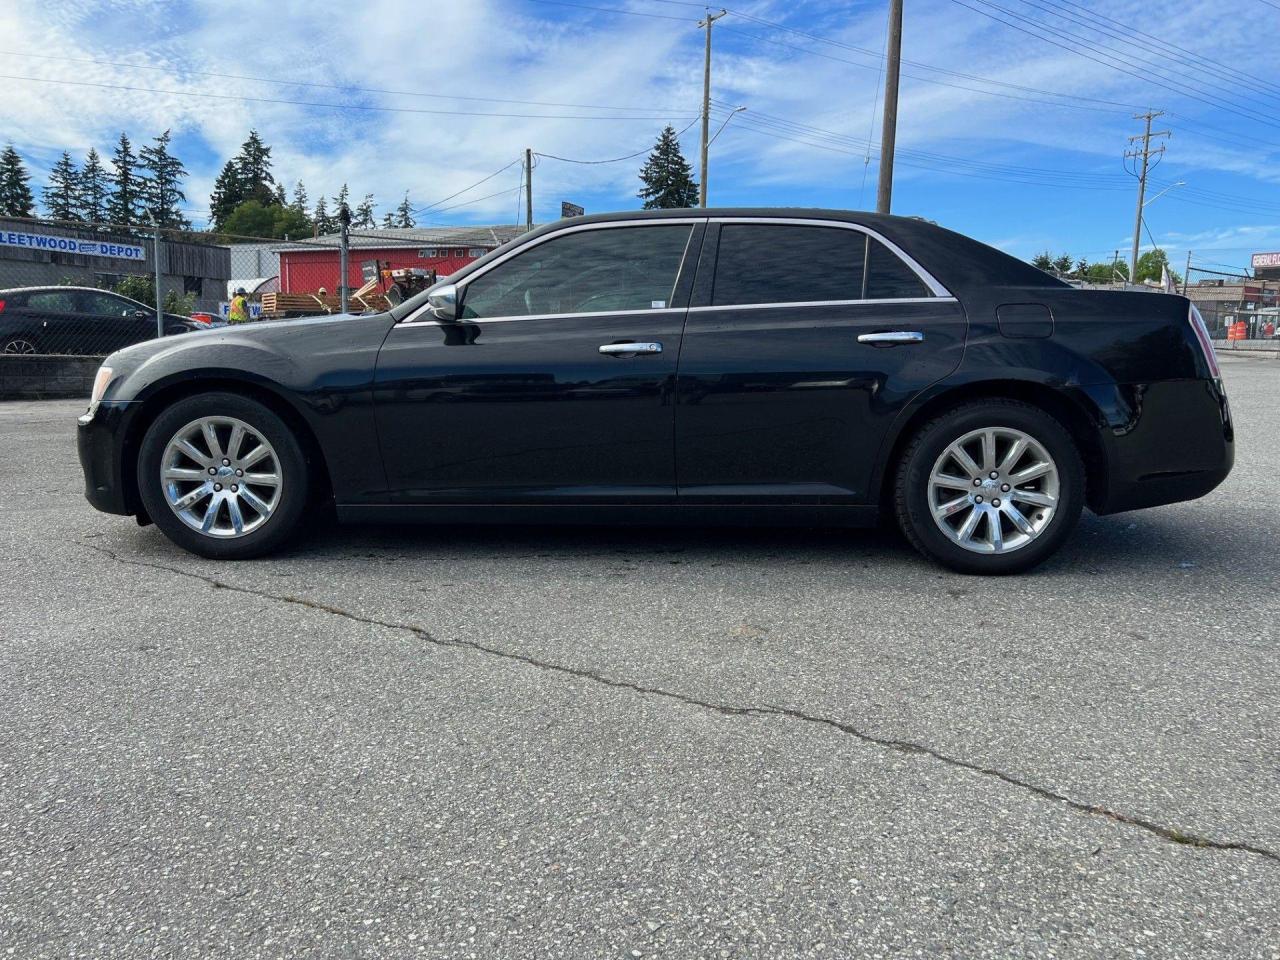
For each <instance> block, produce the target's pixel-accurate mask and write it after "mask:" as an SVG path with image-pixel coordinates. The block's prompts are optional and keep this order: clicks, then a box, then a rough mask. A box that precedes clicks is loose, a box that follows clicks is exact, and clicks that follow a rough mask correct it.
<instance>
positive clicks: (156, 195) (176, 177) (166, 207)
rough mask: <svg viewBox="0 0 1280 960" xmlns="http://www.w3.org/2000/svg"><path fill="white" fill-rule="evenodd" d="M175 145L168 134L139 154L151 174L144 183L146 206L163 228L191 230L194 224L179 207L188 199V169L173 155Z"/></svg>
mask: <svg viewBox="0 0 1280 960" xmlns="http://www.w3.org/2000/svg"><path fill="white" fill-rule="evenodd" d="M172 141H173V137H172V135H171V133H170V131H168V130H166V131H165V132H164V133H162V134H160V136H158V137H156V138H155V139H154V141H153V143H152V144H151V145H150V146H146V147H143V148H142V149H141V150H140V151H139V152H138V162H139V165H140V166H141V167H142V169H144V170H145V171H146V172H147V178H146V180H145V181H143V183H144V189H143V202H144V203H145V204H146V206H147V209H148V210H150V211H151V214H152V216H154V217H155V218H156V221H157V222H158V223H159V224H160V226H162V227H171V228H175V229H178V230H187V229H190V227H191V221H190V220H188V219H187V218H186V217H185V216H183V214H182V210H181V209H180V206H179V205H180V204H181V203H182V202H183V201H185V200H186V199H187V195H186V194H185V193H184V192H183V190H182V181H183V180H185V179H186V176H187V168H186V167H184V166H183V165H182V161H181V160H179V159H178V158H177V157H175V156H174V155H173V154H172V153H170V152H169V145H170V143H172Z"/></svg>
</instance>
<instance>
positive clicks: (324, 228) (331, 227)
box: [311, 196, 338, 236]
mask: <svg viewBox="0 0 1280 960" xmlns="http://www.w3.org/2000/svg"><path fill="white" fill-rule="evenodd" d="M311 222H312V223H313V224H314V225H315V228H316V230H317V231H319V233H320V235H321V236H324V235H325V234H326V233H334V232H335V231H336V230H337V229H338V221H337V220H336V219H335V218H334V217H331V216H329V207H328V206H327V205H326V203H325V199H324V197H323V196H321V197H320V199H319V200H317V201H316V209H315V212H314V213H312V214H311Z"/></svg>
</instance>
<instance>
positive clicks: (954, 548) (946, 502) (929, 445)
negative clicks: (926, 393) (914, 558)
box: [894, 400, 1084, 574]
mask: <svg viewBox="0 0 1280 960" xmlns="http://www.w3.org/2000/svg"><path fill="white" fill-rule="evenodd" d="M894 492H895V509H896V512H897V516H898V522H899V525H900V526H901V527H902V531H903V533H904V534H905V535H906V537H907V539H908V540H910V541H911V543H912V544H913V545H914V546H915V547H916V549H918V550H919V551H920V552H921V553H923V554H924V555H925V556H927V557H929V558H931V559H933V560H936V561H938V562H939V563H942V564H944V565H945V566H948V567H950V568H952V569H953V570H959V571H961V572H962V573H980V574H1005V573H1019V572H1021V571H1023V570H1027V569H1029V568H1031V567H1033V566H1035V565H1036V564H1037V563H1039V562H1040V561H1042V560H1044V559H1045V558H1046V557H1048V556H1049V555H1050V554H1051V553H1053V552H1054V551H1055V550H1057V549H1058V547H1060V546H1061V545H1062V543H1063V541H1064V540H1066V538H1067V537H1068V536H1069V535H1070V533H1071V531H1072V530H1073V529H1074V528H1075V525H1076V523H1077V521H1078V520H1079V518H1080V510H1081V507H1082V506H1083V503H1084V465H1083V463H1082V462H1081V459H1080V453H1079V451H1078V450H1077V449H1076V445H1075V442H1074V441H1073V440H1072V438H1071V434H1070V433H1069V432H1068V431H1067V430H1066V428H1064V427H1063V426H1062V424H1060V423H1059V422H1058V421H1057V420H1056V419H1054V418H1053V417H1052V416H1050V415H1049V414H1048V413H1046V412H1045V411H1043V410H1041V409H1039V408H1037V407H1033V406H1031V405H1029V404H1026V403H1020V402H1018V401H1014V400H982V401H976V402H973V403H968V404H965V405H964V406H961V407H958V408H957V409H955V410H951V411H949V412H947V413H945V414H943V415H942V416H940V417H938V418H936V419H934V420H932V421H930V422H929V423H927V424H925V425H924V426H923V427H922V428H921V429H920V430H919V432H917V433H916V435H915V436H914V437H913V439H912V440H911V442H910V443H909V444H908V446H907V448H906V450H905V451H904V453H903V456H902V459H901V460H900V462H899V465H898V474H897V482H896V486H895V491H894Z"/></svg>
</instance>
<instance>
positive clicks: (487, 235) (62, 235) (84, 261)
mask: <svg viewBox="0 0 1280 960" xmlns="http://www.w3.org/2000/svg"><path fill="white" fill-rule="evenodd" d="M521 231H522V228H520V227H517V226H499V227H440V228H423V229H410V230H378V229H367V230H355V229H353V230H351V231H350V232H349V234H347V233H343V234H335V235H330V236H325V237H310V238H303V239H300V240H294V239H273V238H270V237H239V236H236V237H228V236H225V235H215V234H207V233H198V232H189V231H183V232H177V231H171V230H160V231H155V230H151V229H148V228H143V227H136V226H135V227H127V226H122V225H118V224H107V223H92V224H91V223H68V222H61V221H48V220H34V219H21V218H0V356H3V355H9V356H49V355H54V356H82V357H101V356H105V355H106V354H108V353H111V352H112V351H114V350H118V349H120V348H122V347H126V346H129V345H130V344H133V343H139V342H141V341H144V340H150V339H152V338H154V337H157V336H176V335H179V334H184V333H190V332H192V331H197V330H202V329H209V328H211V327H216V326H219V325H221V324H223V323H226V322H228V320H229V319H230V316H229V315H230V305H231V302H232V300H233V298H234V297H235V296H236V295H237V292H238V291H241V290H243V291H244V293H245V295H246V296H247V298H248V301H249V310H248V312H249V317H250V320H251V321H256V320H260V319H277V318H288V317H298V316H310V315H316V314H327V313H328V314H331V313H339V312H351V313H367V312H376V311H381V310H386V309H387V308H388V306H390V305H391V304H394V303H396V302H399V301H400V300H401V299H403V298H404V297H406V296H410V295H412V294H413V293H415V292H417V291H418V290H421V289H425V287H426V286H428V285H429V284H430V283H432V282H434V281H435V279H437V278H438V277H440V276H445V275H447V274H450V273H452V272H454V271H455V270H457V269H459V268H460V267H462V266H464V265H465V264H467V263H470V262H471V261H472V260H475V259H476V258H477V257H480V256H483V255H484V254H485V253H488V252H489V251H490V250H492V249H494V248H495V247H497V246H500V245H502V244H503V243H506V242H508V241H509V240H511V239H513V238H514V237H515V236H518V235H519V233H520V232H521ZM344 265H345V271H346V272H345V275H344V273H343V268H344ZM344 280H345V282H344ZM157 299H158V300H159V311H157Z"/></svg>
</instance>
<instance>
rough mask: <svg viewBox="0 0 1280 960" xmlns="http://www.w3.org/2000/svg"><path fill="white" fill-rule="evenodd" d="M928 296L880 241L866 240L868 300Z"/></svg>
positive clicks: (920, 284) (926, 291) (925, 290)
mask: <svg viewBox="0 0 1280 960" xmlns="http://www.w3.org/2000/svg"><path fill="white" fill-rule="evenodd" d="M928 296H931V294H930V292H929V288H928V287H926V286H925V285H924V282H923V281H922V280H921V279H920V278H919V277H918V276H916V272H915V271H914V270H912V269H911V268H910V267H908V266H907V265H906V264H905V263H903V262H902V258H901V257H899V256H898V255H897V254H896V253H894V252H893V251H892V250H890V249H889V248H888V247H886V246H885V245H884V244H883V243H881V242H880V241H879V240H876V239H874V238H868V247H867V299H868V300H903V299H906V298H908V297H928Z"/></svg>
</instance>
